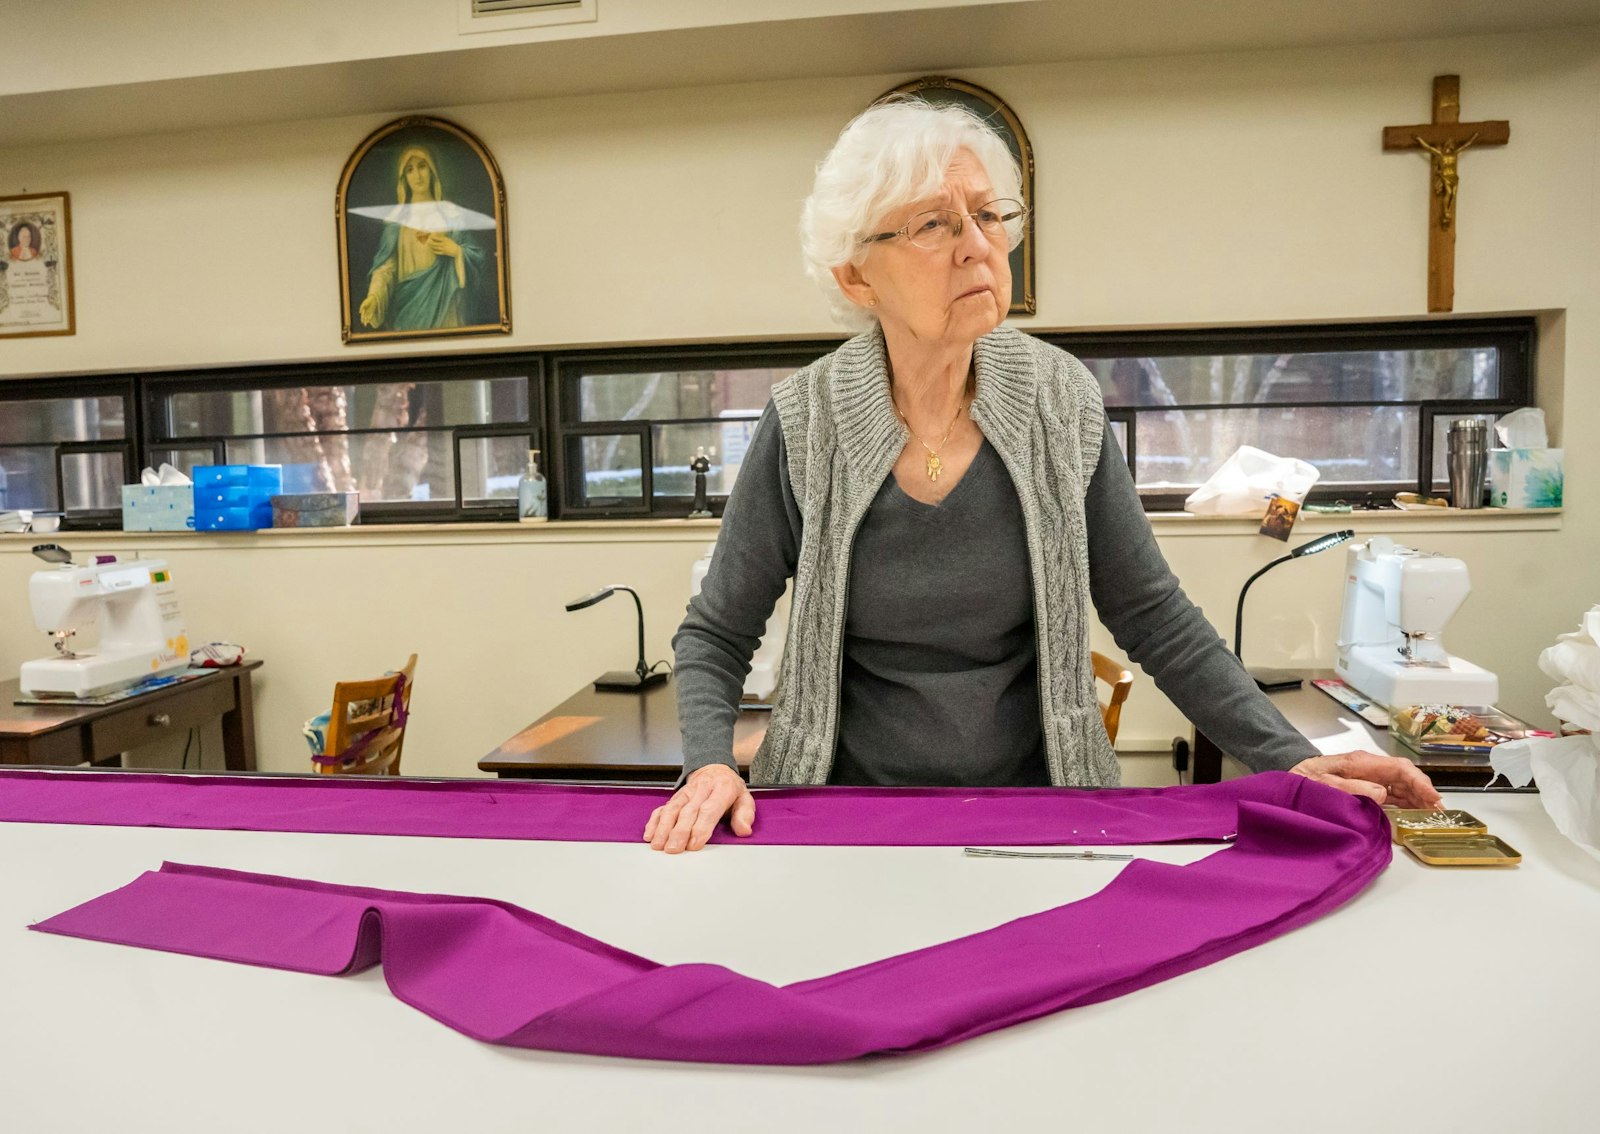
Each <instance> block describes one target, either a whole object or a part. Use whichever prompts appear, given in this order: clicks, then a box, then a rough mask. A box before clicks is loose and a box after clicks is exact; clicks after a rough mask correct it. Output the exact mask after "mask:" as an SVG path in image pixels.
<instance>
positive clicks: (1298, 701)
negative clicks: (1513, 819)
mask: <svg viewBox="0 0 1600 1134" xmlns="http://www.w3.org/2000/svg"><path fill="white" fill-rule="evenodd" d="M1303 676H1304V677H1305V679H1306V682H1305V684H1304V685H1302V686H1301V687H1300V688H1299V689H1286V690H1283V691H1281V692H1278V693H1268V694H1267V696H1268V697H1270V698H1271V699H1272V703H1273V704H1274V705H1276V706H1277V707H1278V711H1279V712H1280V713H1282V714H1283V715H1284V717H1285V718H1287V720H1288V721H1289V723H1290V724H1292V725H1294V727H1295V728H1297V729H1299V730H1300V731H1301V732H1302V733H1304V734H1305V735H1306V736H1307V737H1309V738H1310V739H1312V740H1319V739H1324V738H1330V737H1334V736H1338V737H1340V738H1341V740H1342V743H1341V744H1340V747H1339V748H1338V749H1337V751H1350V750H1353V749H1357V748H1360V749H1365V750H1367V751H1369V752H1380V753H1384V754H1386V755H1389V756H1404V757H1406V758H1407V759H1408V760H1410V761H1411V762H1412V763H1414V764H1416V765H1417V766H1418V767H1419V768H1421V769H1422V770H1423V771H1424V772H1426V773H1427V775H1428V778H1429V779H1431V780H1432V781H1433V783H1434V786H1435V787H1441V788H1451V787H1456V788H1475V787H1483V786H1484V785H1485V784H1487V783H1488V782H1489V781H1490V779H1492V778H1493V775H1494V773H1493V772H1492V770H1491V769H1490V767H1489V758H1488V757H1487V756H1478V755H1475V754H1454V753H1452V754H1448V755H1446V754H1439V755H1431V756H1423V755H1420V754H1419V753H1416V752H1413V751H1412V750H1411V749H1410V748H1407V747H1406V746H1405V745H1404V744H1402V743H1400V741H1398V740H1395V739H1393V738H1392V737H1391V736H1390V735H1389V730H1388V729H1386V728H1379V727H1377V726H1376V725H1370V724H1368V723H1367V722H1366V721H1364V720H1362V719H1361V717H1360V716H1359V715H1357V713H1356V712H1355V710H1353V709H1351V708H1349V707H1348V706H1345V705H1341V704H1340V703H1339V702H1337V701H1335V700H1334V699H1333V698H1332V697H1330V696H1328V695H1327V694H1326V693H1324V692H1323V691H1322V690H1320V689H1318V688H1317V687H1316V686H1315V685H1312V684H1311V681H1312V679H1313V678H1337V677H1338V676H1339V675H1338V674H1337V673H1335V672H1334V671H1333V670H1331V669H1308V670H1306V671H1305V673H1304V674H1303ZM1222 755H1223V753H1222V749H1220V748H1218V747H1217V745H1216V744H1215V742H1213V741H1212V739H1211V738H1210V737H1209V736H1206V735H1205V734H1204V733H1203V732H1201V731H1200V730H1199V729H1195V732H1194V782H1195V783H1197V784H1214V783H1216V782H1217V781H1218V780H1220V779H1221V778H1222Z"/></svg>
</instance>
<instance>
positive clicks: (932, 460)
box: [894, 403, 967, 481]
mask: <svg viewBox="0 0 1600 1134" xmlns="http://www.w3.org/2000/svg"><path fill="white" fill-rule="evenodd" d="M966 408H967V407H966V404H965V403H962V404H961V405H958V406H956V415H955V416H954V417H952V418H951V419H950V428H949V429H946V430H945V431H944V436H943V437H942V438H940V439H939V448H938V449H936V448H934V447H933V446H932V445H930V444H928V443H927V442H926V441H924V440H923V439H922V438H920V437H917V431H916V430H914V429H912V428H911V422H909V421H907V420H906V415H905V414H903V413H901V412H900V406H899V405H898V404H896V405H895V407H894V412H895V413H896V414H897V415H898V416H899V418H900V420H901V421H902V422H905V427H906V432H908V433H910V434H911V436H912V437H915V438H916V441H917V444H918V445H921V446H922V447H923V448H924V449H926V450H928V459H927V465H928V479H929V480H932V481H937V480H938V479H939V474H940V473H942V472H944V462H943V461H941V460H940V459H939V449H943V448H944V447H945V444H946V442H948V441H949V440H950V436H951V434H953V433H955V431H956V422H958V421H960V420H961V413H962V411H963V410H965V409H966Z"/></svg>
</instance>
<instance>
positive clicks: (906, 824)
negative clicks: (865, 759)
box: [0, 771, 1309, 846]
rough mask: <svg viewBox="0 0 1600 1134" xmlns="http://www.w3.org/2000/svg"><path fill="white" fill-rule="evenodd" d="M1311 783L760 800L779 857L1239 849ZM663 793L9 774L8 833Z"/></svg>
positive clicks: (484, 814)
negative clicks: (934, 850) (1216, 845)
mask: <svg viewBox="0 0 1600 1134" xmlns="http://www.w3.org/2000/svg"><path fill="white" fill-rule="evenodd" d="M1307 782H1309V781H1306V780H1304V779H1302V778H1301V777H1299V776H1289V775H1288V774H1287V773H1282V772H1270V773H1263V774H1262V775H1258V776H1248V777H1245V778H1242V779H1237V780H1230V781H1228V782H1227V783H1221V784H1195V785H1189V786H1185V787H1171V788H1109V789H1102V790H1099V791H1078V790H1069V789H1061V788H867V787H864V788H849V787H808V788H762V789H758V790H757V792H756V801H757V802H756V825H755V833H754V834H753V835H751V836H750V838H749V839H747V840H746V839H740V838H738V837H737V836H735V835H734V834H733V833H732V832H730V831H729V830H727V828H726V827H723V828H720V829H719V830H718V831H717V833H716V834H715V835H714V836H713V837H712V841H713V842H716V843H740V842H750V843H754V844H758V845H767V846H824V845H826V846H961V845H969V844H982V845H984V846H1028V845H1054V844H1072V845H1078V846H1098V845H1111V844H1130V843H1143V844H1151V843H1177V842H1196V841H1207V840H1218V839H1226V838H1229V837H1230V836H1232V835H1233V834H1234V817H1235V813H1236V810H1237V804H1238V802H1239V801H1240V800H1243V799H1260V798H1262V792H1263V791H1266V790H1269V789H1268V787H1267V785H1277V786H1276V787H1273V788H1271V789H1270V790H1271V791H1274V792H1278V793H1281V792H1283V791H1287V790H1289V789H1290V788H1291V787H1295V788H1297V787H1299V786H1301V785H1303V784H1305V783H1307ZM670 794H671V793H670V792H669V791H668V790H667V789H665V788H617V787H582V786H569V785H557V784H535V783H517V782H515V781H494V780H484V781H469V780H456V781H443V782H437V781H436V782H429V781H418V780H408V779H405V778H402V777H392V778H391V777H381V778H374V779H358V778H354V777H352V778H344V777H340V776H317V777H305V778H299V777H295V778H281V779H280V778H273V777H249V776H168V775H157V774H150V773H143V772H140V773H129V772H111V773H91V772H36V771H19V772H0V822H16V823H84V824H90V825H109V826H123V827H192V828H202V829H214V830H245V831H304V832H311V833H318V834H353V835H426V836H433V837H445V838H465V839H545V840H553V841H561V842H619V843H629V842H637V841H639V839H640V836H641V835H642V834H643V832H644V825H645V821H646V820H647V819H648V818H649V816H650V812H651V811H652V810H653V809H654V808H656V807H657V806H659V805H660V804H661V803H662V802H664V801H665V800H666V799H667V797H668V796H669V795H670Z"/></svg>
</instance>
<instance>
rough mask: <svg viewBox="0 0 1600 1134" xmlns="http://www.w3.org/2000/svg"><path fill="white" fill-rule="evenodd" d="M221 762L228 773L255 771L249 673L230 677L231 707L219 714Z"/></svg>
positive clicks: (253, 726)
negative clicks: (231, 681)
mask: <svg viewBox="0 0 1600 1134" xmlns="http://www.w3.org/2000/svg"><path fill="white" fill-rule="evenodd" d="M222 759H223V766H224V767H225V768H227V769H228V771H230V772H253V771H255V770H256V705H255V693H254V692H253V690H252V688H251V683H250V671H249V670H242V671H240V672H238V673H235V674H234V675H233V708H231V709H229V710H228V711H227V712H225V713H223V714H222Z"/></svg>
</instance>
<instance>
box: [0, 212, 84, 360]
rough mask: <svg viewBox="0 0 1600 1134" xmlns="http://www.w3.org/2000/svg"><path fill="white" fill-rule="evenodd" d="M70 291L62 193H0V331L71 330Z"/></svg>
mask: <svg viewBox="0 0 1600 1134" xmlns="http://www.w3.org/2000/svg"><path fill="white" fill-rule="evenodd" d="M72 291H73V284H72V205H71V201H70V200H69V199H68V197H67V195H66V194H65V193H33V194H29V195H28V196H26V197H0V336H4V337H7V338H24V337H26V336H29V335H70V334H72V333H73V314H72Z"/></svg>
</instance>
